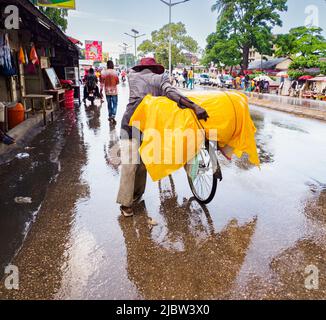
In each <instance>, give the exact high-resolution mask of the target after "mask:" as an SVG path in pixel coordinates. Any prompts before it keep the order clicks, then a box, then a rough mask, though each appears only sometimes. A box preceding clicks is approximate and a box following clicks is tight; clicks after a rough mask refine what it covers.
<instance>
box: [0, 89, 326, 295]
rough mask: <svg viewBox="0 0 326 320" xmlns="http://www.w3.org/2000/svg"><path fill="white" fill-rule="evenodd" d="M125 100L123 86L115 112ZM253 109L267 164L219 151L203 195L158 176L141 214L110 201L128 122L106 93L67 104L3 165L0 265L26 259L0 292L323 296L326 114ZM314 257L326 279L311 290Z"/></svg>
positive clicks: (182, 179) (176, 178)
mask: <svg viewBox="0 0 326 320" xmlns="http://www.w3.org/2000/svg"><path fill="white" fill-rule="evenodd" d="M127 99H128V88H127V87H121V88H120V101H119V119H121V117H122V114H123V110H124V108H125V105H126V103H127ZM251 110H252V117H253V119H254V121H255V123H256V126H257V129H258V132H257V142H258V146H259V151H260V157H261V161H262V166H261V170H259V169H258V168H253V167H249V166H247V165H246V163H245V162H244V161H241V160H236V159H234V161H233V162H232V163H229V162H228V161H226V160H224V159H220V160H221V164H222V170H223V173H224V180H223V182H222V183H221V185H219V188H218V192H217V196H216V198H215V200H214V201H213V202H212V203H211V204H210V205H208V206H207V207H202V206H200V205H199V204H198V203H196V201H194V200H193V199H192V194H191V192H190V189H189V186H188V185H187V183H186V176H185V173H184V172H183V171H180V172H178V173H177V174H175V175H173V177H171V178H170V179H165V180H164V181H162V182H160V183H153V182H151V181H150V180H149V181H148V186H147V192H146V194H145V197H144V202H142V203H141V204H140V205H139V206H138V208H137V215H136V216H135V217H134V218H132V219H124V218H122V217H121V216H120V214H119V207H118V206H117V205H116V204H115V199H116V193H117V189H118V185H119V157H118V155H119V153H118V150H119V148H118V146H117V143H118V140H119V139H118V137H119V130H115V129H114V128H110V126H109V124H108V121H107V110H106V104H104V105H103V106H102V108H96V107H89V108H86V109H85V108H84V107H81V108H80V109H76V111H73V112H68V113H66V114H63V115H62V116H61V117H59V120H58V121H57V123H56V124H55V125H53V126H51V127H50V128H49V129H48V130H47V131H45V132H43V133H41V134H40V135H39V136H38V137H37V138H36V139H35V140H34V141H33V142H32V143H31V145H30V146H31V147H35V149H30V150H28V151H27V152H28V153H29V154H30V157H29V158H28V159H24V160H18V159H16V160H14V161H13V162H11V163H9V164H7V165H3V166H1V167H0V190H1V194H0V200H1V201H0V266H1V270H0V275H3V269H4V266H5V265H7V264H8V263H9V262H10V261H12V263H14V264H15V265H17V266H18V267H19V271H20V290H19V291H16V292H9V291H8V290H6V289H5V288H4V287H3V281H2V282H1V283H0V298H5V299H8V298H9V299H11V298H17V299H54V298H57V299H243V298H244V299H284V298H285V299H288V298H290V299H299V298H301V299H312V298H319V299H325V298H326V143H325V137H326V124H325V123H323V122H319V121H315V120H308V119H303V118H298V117H294V116H291V115H288V114H284V113H279V112H273V111H270V110H265V109H262V108H258V107H253V106H252V107H251ZM17 196H24V197H31V198H32V200H33V202H32V204H27V205H18V204H15V203H14V198H15V197H17ZM149 218H153V219H155V220H156V221H157V222H158V226H155V227H152V226H150V225H149V223H148V219H149ZM26 234H28V236H27V237H26V239H25V236H26ZM19 248H21V250H20V252H19V254H18V255H17V256H16V257H15V258H14V259H13V257H14V255H15V253H16V252H17V250H18V249H19ZM12 259H13V260H12ZM309 265H315V266H317V267H318V268H319V270H320V274H319V276H320V279H319V289H318V290H313V291H308V290H307V289H305V279H306V277H307V275H306V274H305V269H306V267H307V266H309Z"/></svg>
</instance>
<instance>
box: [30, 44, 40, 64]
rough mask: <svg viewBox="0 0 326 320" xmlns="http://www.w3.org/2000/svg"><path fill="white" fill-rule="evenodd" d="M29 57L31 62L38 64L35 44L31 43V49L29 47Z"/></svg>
mask: <svg viewBox="0 0 326 320" xmlns="http://www.w3.org/2000/svg"><path fill="white" fill-rule="evenodd" d="M29 58H30V60H31V62H32V63H33V64H34V65H36V64H40V60H39V58H38V55H37V52H36V49H35V46H34V45H32V49H31V52H30V54H29Z"/></svg>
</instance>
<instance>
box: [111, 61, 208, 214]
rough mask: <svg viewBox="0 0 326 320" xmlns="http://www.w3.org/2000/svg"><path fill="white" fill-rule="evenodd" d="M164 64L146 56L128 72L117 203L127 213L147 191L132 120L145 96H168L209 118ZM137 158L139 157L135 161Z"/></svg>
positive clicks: (131, 210)
mask: <svg viewBox="0 0 326 320" xmlns="http://www.w3.org/2000/svg"><path fill="white" fill-rule="evenodd" d="M164 71H165V70H164V67H163V66H162V65H159V64H157V62H156V61H155V59H154V58H143V59H142V60H141V62H140V65H138V66H135V67H134V68H133V69H132V71H131V72H130V73H129V84H130V86H129V88H130V100H129V104H128V106H127V109H126V112H125V114H124V116H123V119H122V124H121V158H122V168H121V178H120V189H119V194H118V199H117V203H118V204H120V205H121V207H120V209H121V213H122V214H123V215H124V216H125V217H131V216H133V215H134V211H133V205H134V204H135V203H137V202H138V201H139V200H140V199H141V197H142V196H143V194H144V192H145V187H146V179H147V171H146V167H145V165H144V163H143V162H142V160H141V159H139V158H140V156H139V151H138V150H139V148H140V144H141V141H140V134H139V135H137V136H136V137H135V136H134V135H133V133H134V132H135V131H134V130H133V129H132V128H131V127H130V126H129V122H130V119H131V117H132V115H133V114H134V112H135V110H136V109H137V107H138V106H139V104H140V103H141V102H142V100H143V98H144V97H145V96H146V95H148V94H151V95H152V96H154V97H158V96H165V97H167V98H169V99H171V100H173V101H175V102H177V104H178V106H179V107H180V108H189V109H192V110H193V111H194V112H195V114H196V115H197V117H198V119H200V120H201V119H203V120H207V118H208V114H207V112H206V111H205V110H204V109H202V108H201V107H199V106H198V105H196V104H195V103H193V102H192V101H191V100H189V99H188V98H186V97H185V96H183V95H182V94H181V93H180V92H179V91H178V90H177V89H176V88H175V87H173V86H172V85H171V82H170V79H169V75H168V74H166V73H165V72H164ZM135 160H137V161H135Z"/></svg>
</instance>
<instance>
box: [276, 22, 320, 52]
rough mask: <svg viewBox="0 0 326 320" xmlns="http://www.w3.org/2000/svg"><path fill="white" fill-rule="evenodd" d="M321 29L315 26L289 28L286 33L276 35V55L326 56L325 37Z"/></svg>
mask: <svg viewBox="0 0 326 320" xmlns="http://www.w3.org/2000/svg"><path fill="white" fill-rule="evenodd" d="M322 31H323V30H322V29H321V28H316V27H311V28H307V27H298V28H293V29H291V30H290V32H289V33H288V34H281V35H278V37H277V39H276V41H275V45H276V51H275V55H276V56H277V57H286V56H290V57H293V58H295V57H296V56H297V55H301V56H304V57H308V56H311V55H316V56H324V57H325V56H326V39H325V38H324V37H323V35H322Z"/></svg>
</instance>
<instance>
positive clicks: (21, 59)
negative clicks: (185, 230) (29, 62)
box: [18, 47, 26, 64]
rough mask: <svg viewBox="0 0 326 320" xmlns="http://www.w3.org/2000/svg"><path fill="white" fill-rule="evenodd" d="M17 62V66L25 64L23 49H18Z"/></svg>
mask: <svg viewBox="0 0 326 320" xmlns="http://www.w3.org/2000/svg"><path fill="white" fill-rule="evenodd" d="M18 62H19V64H25V63H26V59H25V53H24V49H23V48H22V47H20V48H19V55H18Z"/></svg>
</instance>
